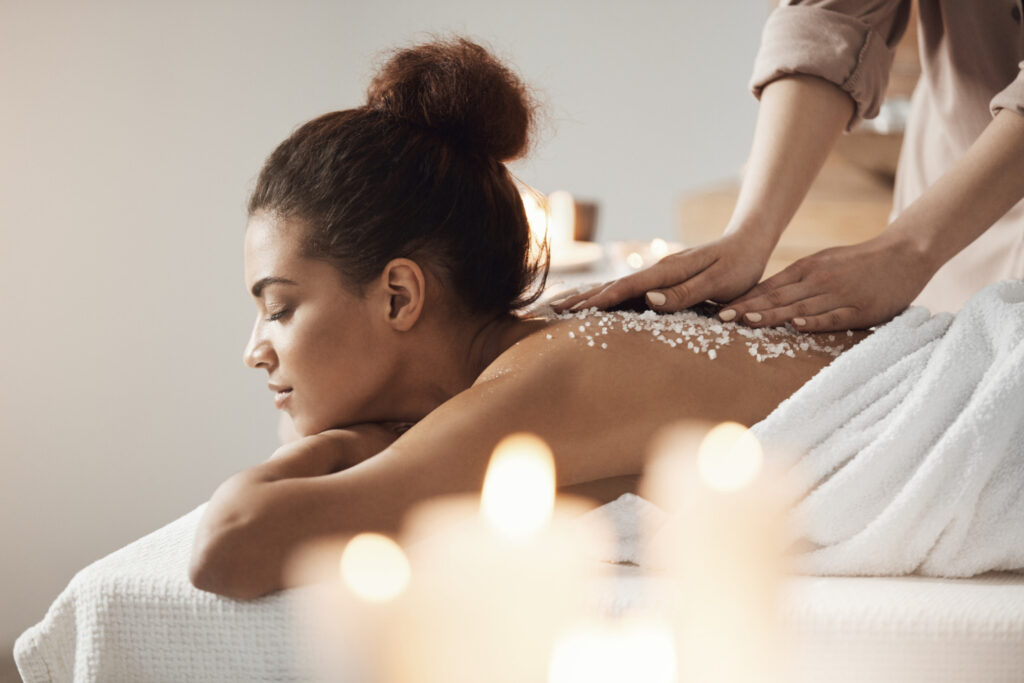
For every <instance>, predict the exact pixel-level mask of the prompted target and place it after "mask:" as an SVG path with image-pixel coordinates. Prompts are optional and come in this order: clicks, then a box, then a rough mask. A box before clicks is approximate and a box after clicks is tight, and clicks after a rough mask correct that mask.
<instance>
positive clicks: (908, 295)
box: [718, 233, 934, 332]
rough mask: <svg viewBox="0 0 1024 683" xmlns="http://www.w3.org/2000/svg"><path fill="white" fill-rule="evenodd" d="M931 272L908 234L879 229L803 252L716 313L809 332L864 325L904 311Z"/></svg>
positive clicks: (924, 256)
mask: <svg viewBox="0 0 1024 683" xmlns="http://www.w3.org/2000/svg"><path fill="white" fill-rule="evenodd" d="M933 274H934V268H933V267H931V266H929V265H928V260H927V258H926V255H925V254H924V253H923V251H922V250H921V249H918V248H915V246H914V244H913V243H912V242H911V241H910V240H908V239H904V238H900V237H897V236H895V235H894V234H892V233H882V234H881V235H879V236H877V237H875V238H872V239H870V240H868V241H866V242H862V243H860V244H854V245H850V246H845V247H834V248H831V249H825V250H823V251H819V252H817V253H816V254H812V255H811V256H807V257H805V258H802V259H800V260H799V261H796V262H795V263H793V264H792V265H790V266H789V267H788V268H786V269H785V270H783V271H781V272H780V273H778V274H776V275H774V276H772V277H770V278H768V279H767V280H765V281H764V282H762V283H761V284H759V285H757V286H756V287H754V288H753V289H752V290H750V291H749V292H747V293H746V294H745V295H744V296H742V297H740V298H739V299H736V300H735V301H733V302H731V303H730V304H729V305H728V307H727V308H725V309H723V310H722V311H721V312H720V313H719V314H718V315H719V317H720V318H722V319H723V320H737V321H742V322H744V323H746V324H747V325H750V326H751V327H771V326H774V325H781V324H783V323H786V322H791V323H792V324H793V326H794V327H796V328H797V329H799V330H802V331H808V332H828V331H833V330H847V329H862V328H868V327H871V326H873V325H878V324H880V323H884V322H887V321H889V320H891V319H892V318H893V317H894V316H895V315H897V314H898V313H900V312H901V311H903V310H904V309H905V308H906V307H907V306H908V305H909V304H910V302H911V301H913V300H914V298H915V297H916V296H917V295H918V294H919V293H920V292H921V290H922V289H924V286H925V285H926V284H927V283H928V280H929V279H931V276H932V275H933Z"/></svg>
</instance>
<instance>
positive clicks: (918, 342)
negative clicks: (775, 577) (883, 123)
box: [754, 281, 1024, 577]
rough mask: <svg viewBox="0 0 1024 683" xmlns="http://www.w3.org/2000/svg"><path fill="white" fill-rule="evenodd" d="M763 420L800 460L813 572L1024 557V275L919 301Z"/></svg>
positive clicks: (982, 567)
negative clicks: (961, 301)
mask: <svg viewBox="0 0 1024 683" xmlns="http://www.w3.org/2000/svg"><path fill="white" fill-rule="evenodd" d="M754 432H755V433H756V434H757V436H758V437H759V438H760V439H761V441H762V443H763V444H764V445H765V447H766V450H767V451H768V452H778V453H786V454H789V455H788V457H789V458H791V459H792V467H793V472H794V474H795V475H796V476H795V481H796V482H797V489H798V490H797V491H796V499H795V501H794V502H795V503H796V508H795V519H794V521H795V523H796V524H795V528H796V529H797V531H798V533H799V534H800V536H801V537H802V538H803V539H804V540H805V541H809V542H810V543H811V544H813V546H814V547H815V549H813V550H811V551H809V552H807V553H805V554H804V555H803V556H802V557H801V558H800V564H799V567H800V569H801V570H802V571H803V572H805V573H809V574H819V575H897V574H908V573H912V572H916V573H919V574H925V575H930V576H947V577H961V576H973V575H975V574H980V573H982V572H985V571H990V570H997V569H1018V568H1024V281H1006V282H1001V283H998V284H996V285H993V286H991V287H988V288H986V289H985V290H983V291H982V292H980V293H979V294H977V295H975V296H974V297H973V298H972V299H971V300H970V301H968V303H967V304H966V305H965V306H964V308H963V309H962V310H961V311H959V312H958V313H957V315H956V316H955V317H953V316H951V315H949V314H940V315H936V316H934V317H930V316H929V315H928V312H927V311H926V310H924V309H920V308H914V309H910V310H909V311H907V312H906V313H904V314H903V315H901V316H900V317H899V318H897V319H896V320H894V321H893V322H891V323H889V324H888V325H885V326H884V327H882V328H880V329H879V330H878V331H876V332H875V333H874V334H873V335H871V336H870V337H868V338H867V339H865V340H864V341H862V342H861V343H860V344H858V345H857V346H856V347H854V348H853V349H852V350H850V351H849V352H847V353H845V354H843V355H842V356H840V357H839V358H838V359H836V360H835V361H834V362H833V363H832V364H831V365H830V366H829V367H827V368H826V369H825V370H823V371H822V372H820V373H818V375H816V376H815V377H814V378H813V379H811V380H810V381H809V382H808V383H807V384H806V385H805V386H804V387H802V388H801V389H800V390H799V391H798V392H796V393H795V394H794V395H793V396H792V397H790V398H789V399H788V400H787V401H785V402H784V403H782V404H781V405H780V406H779V407H778V408H777V409H776V410H775V411H774V412H773V413H772V414H771V415H770V416H769V417H768V418H767V419H766V420H764V421H762V422H761V423H759V424H758V425H756V426H755V427H754ZM783 457H786V456H783Z"/></svg>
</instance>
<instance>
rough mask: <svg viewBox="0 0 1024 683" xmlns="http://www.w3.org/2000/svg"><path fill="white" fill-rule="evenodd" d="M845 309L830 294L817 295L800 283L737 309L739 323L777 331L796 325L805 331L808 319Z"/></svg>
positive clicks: (775, 291) (753, 300) (777, 290)
mask: <svg viewBox="0 0 1024 683" xmlns="http://www.w3.org/2000/svg"><path fill="white" fill-rule="evenodd" d="M840 307H843V304H842V302H841V301H840V300H839V299H837V298H836V297H834V296H832V295H828V294H817V295H815V294H813V292H808V288H807V287H806V286H804V285H802V284H800V283H798V284H795V285H787V286H786V287H780V288H779V289H776V290H772V292H770V293H769V294H768V295H765V296H761V297H757V298H755V299H751V300H750V301H748V302H747V303H746V304H744V305H743V306H742V307H741V306H736V307H735V308H734V310H737V311H739V312H738V313H737V318H736V319H737V320H738V321H741V322H743V323H745V324H747V325H749V326H750V327H776V326H778V325H784V324H785V323H787V322H792V323H793V326H794V327H797V328H800V329H803V325H805V324H806V321H807V319H809V318H812V317H814V316H817V315H822V314H825V313H828V312H829V311H831V310H834V309H837V308H840Z"/></svg>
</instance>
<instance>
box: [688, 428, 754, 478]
mask: <svg viewBox="0 0 1024 683" xmlns="http://www.w3.org/2000/svg"><path fill="white" fill-rule="evenodd" d="M763 460H764V455H763V454H762V452H761V444H760V443H759V442H758V440H757V437H755V436H754V435H753V434H751V433H750V430H749V429H747V428H746V427H744V426H743V425H741V424H737V423H735V422H723V423H722V424H720V425H717V426H716V427H714V428H713V429H712V430H711V431H709V432H708V433H707V436H705V437H704V440H703V441H702V442H701V444H700V449H699V450H698V451H697V471H698V472H699V473H700V478H701V481H703V482H704V483H705V484H706V485H707V486H708V487H710V488H712V489H714V490H715V491H721V492H723V493H728V492H732V491H738V490H740V489H742V488H745V487H746V486H749V485H750V484H751V483H752V482H753V481H754V479H756V478H757V475H758V474H759V473H760V472H761V465H762V463H763Z"/></svg>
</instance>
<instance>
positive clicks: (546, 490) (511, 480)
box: [480, 434, 555, 538]
mask: <svg viewBox="0 0 1024 683" xmlns="http://www.w3.org/2000/svg"><path fill="white" fill-rule="evenodd" d="M554 506H555V459H554V456H553V455H552V454H551V449H550V448H548V446H547V444H546V443H544V442H543V441H542V440H541V439H540V438H539V437H536V436H534V435H532V434H513V435H511V436H508V437H506V438H505V439H503V440H502V441H501V443H499V444H498V446H497V448H495V449H494V455H493V456H491V463H490V465H489V466H488V467H487V476H486V478H485V479H484V488H483V495H482V497H481V502H480V508H481V513H482V514H483V516H484V518H485V519H486V520H487V521H488V523H489V524H490V525H491V526H492V527H493V528H494V529H495V530H497V531H498V532H499V533H500V534H502V535H504V536H507V537H511V538H523V537H526V536H530V535H531V534H534V533H536V532H537V531H539V530H540V529H541V528H543V527H544V526H545V525H546V524H547V523H548V521H549V520H550V519H551V513H552V510H553V509H554Z"/></svg>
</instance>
